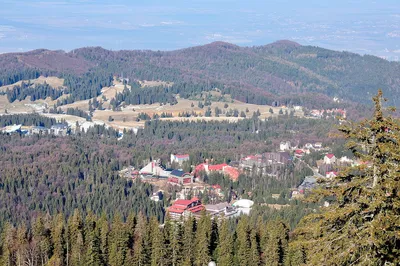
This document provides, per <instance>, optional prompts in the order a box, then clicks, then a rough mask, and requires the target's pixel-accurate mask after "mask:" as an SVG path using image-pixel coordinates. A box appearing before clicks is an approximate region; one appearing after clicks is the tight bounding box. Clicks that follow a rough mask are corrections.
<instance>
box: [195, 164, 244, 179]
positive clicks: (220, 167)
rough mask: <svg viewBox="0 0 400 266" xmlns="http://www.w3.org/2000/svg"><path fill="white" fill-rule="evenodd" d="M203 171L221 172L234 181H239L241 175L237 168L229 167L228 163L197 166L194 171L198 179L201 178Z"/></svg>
mask: <svg viewBox="0 0 400 266" xmlns="http://www.w3.org/2000/svg"><path fill="white" fill-rule="evenodd" d="M201 171H205V172H206V173H209V172H220V173H222V174H224V175H227V176H229V178H230V179H231V180H233V181H237V180H238V178H239V175H240V172H239V170H238V169H237V168H235V167H232V166H229V165H227V164H226V163H221V164H215V165H210V164H207V163H202V164H199V165H198V166H196V168H195V169H194V175H195V176H196V177H198V176H199V173H200V172H201Z"/></svg>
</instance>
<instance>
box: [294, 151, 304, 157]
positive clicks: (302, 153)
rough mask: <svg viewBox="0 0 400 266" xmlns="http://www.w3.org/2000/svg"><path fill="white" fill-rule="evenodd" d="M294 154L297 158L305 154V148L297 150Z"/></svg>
mask: <svg viewBox="0 0 400 266" xmlns="http://www.w3.org/2000/svg"><path fill="white" fill-rule="evenodd" d="M294 156H296V157H297V158H301V157H303V156H304V151H303V150H295V151H294Z"/></svg>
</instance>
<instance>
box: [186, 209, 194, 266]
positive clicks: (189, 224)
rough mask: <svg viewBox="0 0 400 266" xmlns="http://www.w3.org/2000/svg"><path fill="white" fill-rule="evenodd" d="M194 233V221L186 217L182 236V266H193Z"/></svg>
mask: <svg viewBox="0 0 400 266" xmlns="http://www.w3.org/2000/svg"><path fill="white" fill-rule="evenodd" d="M195 231H196V221H195V219H194V218H193V217H188V218H187V219H186V221H185V222H184V234H183V254H184V259H183V265H193V262H194V257H195V256H194V252H195V245H194V242H195Z"/></svg>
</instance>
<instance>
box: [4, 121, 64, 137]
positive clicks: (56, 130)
mask: <svg viewBox="0 0 400 266" xmlns="http://www.w3.org/2000/svg"><path fill="white" fill-rule="evenodd" d="M0 131H1V132H3V133H6V134H14V133H18V134H53V135H57V136H66V135H68V134H69V133H70V127H69V126H68V125H66V124H61V123H60V124H55V125H52V126H51V127H50V128H47V127H43V126H30V127H26V126H23V125H12V126H6V127H3V128H1V129H0Z"/></svg>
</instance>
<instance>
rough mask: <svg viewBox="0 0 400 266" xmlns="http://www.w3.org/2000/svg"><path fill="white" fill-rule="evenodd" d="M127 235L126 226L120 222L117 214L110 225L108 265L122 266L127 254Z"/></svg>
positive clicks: (120, 219)
mask: <svg viewBox="0 0 400 266" xmlns="http://www.w3.org/2000/svg"><path fill="white" fill-rule="evenodd" d="M128 240H129V234H128V232H127V230H126V224H124V223H123V222H122V218H121V216H120V215H119V214H116V215H115V216H114V220H113V223H112V225H111V232H110V238H109V242H108V246H109V258H108V261H109V264H110V265H111V266H118V265H124V263H125V259H126V255H127V252H128Z"/></svg>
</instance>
